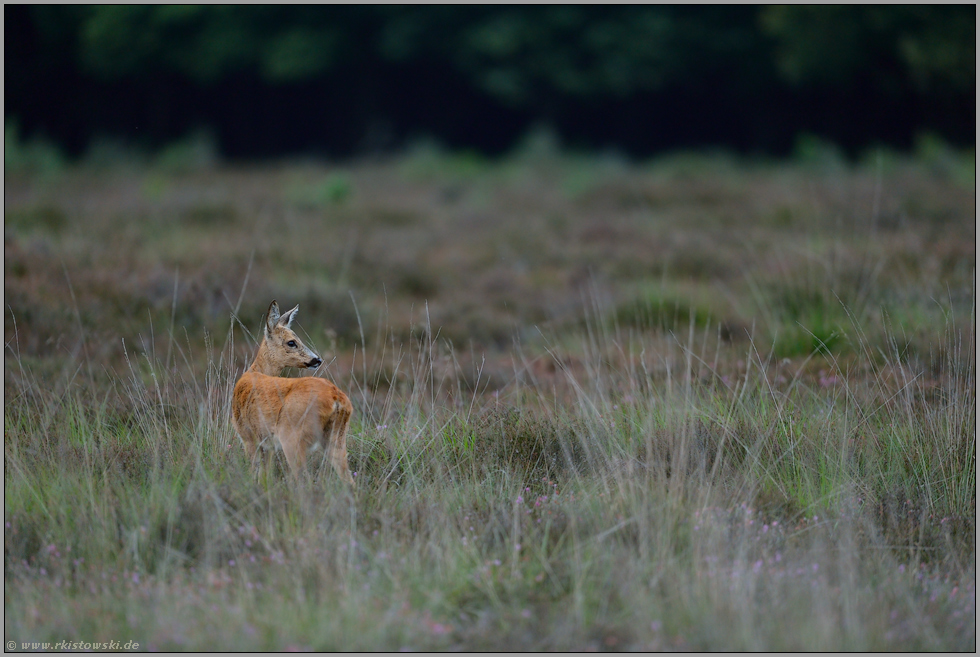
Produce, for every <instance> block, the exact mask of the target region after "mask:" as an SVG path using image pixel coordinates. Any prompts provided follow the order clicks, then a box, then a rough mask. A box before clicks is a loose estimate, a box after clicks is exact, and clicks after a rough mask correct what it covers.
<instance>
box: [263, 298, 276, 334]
mask: <svg viewBox="0 0 980 657" xmlns="http://www.w3.org/2000/svg"><path fill="white" fill-rule="evenodd" d="M278 321H279V304H278V303H276V300H275V299H273V300H272V303H271V304H269V312H267V313H266V315H265V333H266V335H268V334H269V333H270V332H271V331H272V329H273V328H275V326H276V322H278Z"/></svg>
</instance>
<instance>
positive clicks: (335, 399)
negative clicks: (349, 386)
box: [232, 372, 353, 431]
mask: <svg viewBox="0 0 980 657" xmlns="http://www.w3.org/2000/svg"><path fill="white" fill-rule="evenodd" d="M352 411H353V407H352V406H351V403H350V399H348V398H347V395H345V394H344V393H343V392H341V390H340V388H338V387H337V386H335V385H334V384H333V383H331V382H329V381H327V380H325V379H318V378H316V377H312V376H309V377H303V378H299V379H289V378H285V377H281V376H267V375H265V374H259V373H257V372H245V374H243V375H242V377H241V378H240V379H239V380H238V383H236V384H235V391H234V394H233V397H232V417H233V419H234V421H235V424H236V425H238V426H239V427H242V428H244V427H251V428H253V429H255V430H259V431H261V429H260V426H261V427H264V428H267V429H271V428H273V427H274V426H276V425H279V424H280V423H282V422H290V423H296V422H300V421H302V420H304V419H312V418H314V417H316V418H317V419H318V420H319V424H320V426H326V424H327V423H329V422H330V421H331V418H332V417H333V416H334V414H335V413H341V414H344V415H346V416H348V417H349V416H350V414H351V412H352Z"/></svg>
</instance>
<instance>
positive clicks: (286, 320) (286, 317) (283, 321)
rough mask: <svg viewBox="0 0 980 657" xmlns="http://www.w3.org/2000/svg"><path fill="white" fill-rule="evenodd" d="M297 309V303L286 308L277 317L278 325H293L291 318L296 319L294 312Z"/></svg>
mask: <svg viewBox="0 0 980 657" xmlns="http://www.w3.org/2000/svg"><path fill="white" fill-rule="evenodd" d="M298 310H299V304H296V305H295V306H293V307H292V308H291V309H289V310H287V311H286V312H284V313H283V314H282V317H280V318H279V325H280V326H285V327H286V328H290V327H291V326H292V325H293V320H294V319H296V312H297V311H298Z"/></svg>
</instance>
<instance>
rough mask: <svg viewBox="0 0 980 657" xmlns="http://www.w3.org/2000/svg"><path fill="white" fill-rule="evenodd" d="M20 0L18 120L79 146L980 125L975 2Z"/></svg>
mask: <svg viewBox="0 0 980 657" xmlns="http://www.w3.org/2000/svg"><path fill="white" fill-rule="evenodd" d="M4 20H5V62H6V64H5V102H6V106H5V107H6V109H5V121H6V123H7V132H8V141H9V138H10V137H17V136H19V137H22V138H25V139H28V140H31V139H33V140H46V141H47V143H53V144H54V145H55V146H56V147H57V149H58V150H59V152H60V153H64V154H66V155H68V156H69V157H76V156H80V155H84V154H85V153H86V152H87V151H88V150H90V149H91V148H92V147H93V144H101V145H104V144H105V143H106V141H107V140H108V141H110V142H112V141H115V142H119V141H121V142H123V143H125V144H127V145H130V146H138V147H142V148H147V149H155V148H158V147H160V146H162V145H164V144H169V143H172V142H174V141H175V140H178V139H182V138H185V137H186V136H187V135H189V134H196V135H206V138H207V139H208V140H210V141H211V143H213V145H214V147H215V148H216V150H217V151H218V152H219V153H220V155H221V156H222V157H226V158H232V159H238V158H248V159H255V158H264V157H280V156H284V155H297V154H300V155H313V156H326V157H347V156H351V155H364V154H372V153H381V152H389V151H393V150H397V149H400V148H403V147H404V146H406V145H407V144H411V143H412V142H413V141H415V140H419V139H429V140H435V141H436V142H438V143H440V144H443V145H445V146H446V147H448V148H451V149H474V150H476V151H478V152H481V153H483V154H486V155H493V154H497V153H501V152H504V151H506V150H508V149H509V148H512V147H513V145H514V143H515V142H516V141H517V140H519V139H520V138H521V137H522V136H524V135H525V134H526V133H527V132H528V131H529V130H530V129H531V128H532V127H534V126H536V125H546V126H549V128H550V129H552V130H553V131H554V132H555V133H556V134H557V135H558V137H559V138H560V140H561V142H562V143H563V144H565V145H567V146H570V147H572V148H576V149H611V150H615V151H618V152H621V153H624V154H626V155H630V156H634V157H648V156H651V155H653V154H656V153H658V152H663V151H665V150H678V149H684V148H704V147H714V148H722V149H727V150H732V151H735V152H738V153H748V154H764V155H775V156H781V155H787V154H791V153H792V152H793V149H794V148H796V147H798V144H799V142H798V140H799V138H800V136H801V135H814V136H817V137H819V138H820V139H823V140H825V141H829V142H832V143H834V144H837V145H839V146H840V147H841V148H842V149H843V150H844V152H845V153H847V154H849V155H855V154H857V153H860V152H862V151H864V150H866V149H868V148H869V147H872V146H876V145H887V146H890V147H893V148H898V149H906V148H908V147H910V146H911V145H913V144H914V142H915V139H916V137H917V136H919V135H922V134H932V135H935V136H938V137H941V138H942V139H943V140H945V141H946V142H948V143H950V144H952V145H954V146H959V147H963V146H967V147H972V145H973V144H974V142H975V139H976V125H975V123H976V121H975V117H976V100H975V98H976V65H975V59H976V45H975V42H976V7H975V6H974V5H972V4H970V5H903V6H892V5H888V6H843V7H842V6H788V7H787V6H764V7H757V6H710V7H695V6H628V7H622V6H619V7H615V6H525V7H521V6H479V7H469V6H450V7H431V6H328V7H309V6H267V5H251V6H180V7H178V6H115V5H113V6H107V5H103V6H58V5H48V6H23V5H21V6H11V5H6V6H5V7H4ZM11 130H13V131H14V132H13V133H11ZM8 165H9V163H8Z"/></svg>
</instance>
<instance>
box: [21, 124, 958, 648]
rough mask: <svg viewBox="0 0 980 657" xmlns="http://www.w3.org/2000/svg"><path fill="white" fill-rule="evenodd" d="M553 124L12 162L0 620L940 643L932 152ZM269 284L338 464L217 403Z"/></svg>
mask: <svg viewBox="0 0 980 657" xmlns="http://www.w3.org/2000/svg"><path fill="white" fill-rule="evenodd" d="M206 141H207V140H206V139H205V138H204V137H201V138H199V139H197V140H196V141H195V140H193V139H192V140H190V141H188V142H187V144H190V145H191V146H193V148H190V147H189V146H187V145H186V144H185V148H183V149H177V150H179V151H181V152H180V153H177V154H176V155H175V156H174V157H176V159H177V160H181V157H183V155H188V154H190V155H195V157H196V156H197V155H201V154H202V153H203V156H206V155H207V152H206V151H207V148H205V147H206V146H207V144H206ZM198 142H200V143H198ZM201 144H204V146H203V147H201V148H198V146H201ZM549 144H550V142H549V141H548V139H547V138H546V135H545V136H539V137H538V138H536V139H535V140H531V141H529V143H528V145H527V146H526V147H525V148H524V149H523V150H522V151H521V152H519V153H517V154H515V155H513V156H511V157H509V158H505V159H504V160H503V161H501V162H492V161H488V160H484V159H481V158H477V157H475V156H469V155H465V154H464V155H453V154H446V153H443V152H440V151H439V150H438V149H436V148H431V147H419V148H417V149H416V150H415V151H414V152H412V153H409V154H407V155H405V156H404V157H402V158H400V159H396V160H394V161H393V162H380V163H379V162H369V163H356V162H353V163H348V164H346V165H345V166H344V167H337V166H325V165H324V166H318V165H311V164H302V165H282V166H277V167H258V168H231V167H223V166H218V165H217V164H216V163H215V162H210V161H205V160H208V158H207V157H204V159H203V160H201V162H189V161H188V162H185V163H184V164H188V166H183V165H181V166H177V165H180V164H181V163H180V162H176V161H175V162H170V165H172V166H170V165H168V166H164V164H165V163H164V162H163V160H162V159H161V160H160V161H157V162H156V163H155V164H148V163H147V162H144V163H143V164H141V165H140V167H143V168H139V167H135V168H133V167H128V166H116V165H113V166H109V165H108V164H107V165H105V166H101V165H100V166H96V165H97V164H98V163H97V162H95V160H96V159H98V158H95V157H94V155H93V156H92V158H91V159H92V160H93V161H92V162H90V163H89V164H86V165H84V166H81V167H78V168H72V167H67V166H66V167H62V168H59V169H58V172H57V180H55V179H54V178H51V177H50V176H48V175H41V174H36V175H35V174H32V173H30V172H31V171H32V169H30V168H29V167H28V168H22V169H18V170H16V171H13V170H12V171H11V172H10V175H8V176H7V178H6V180H5V182H6V183H7V188H6V190H5V191H6V194H5V220H6V222H5V230H4V292H5V303H6V304H7V305H6V309H5V319H4V328H5V353H4V365H5V368H4V370H5V371H4V474H5V478H4V522H5V530H4V574H5V581H4V594H5V601H6V605H5V612H4V624H5V635H6V639H7V640H8V641H9V640H13V641H16V642H31V641H41V642H43V641H60V640H78V641H108V640H117V641H121V642H122V643H125V642H126V641H136V642H139V643H140V646H141V647H142V648H148V649H158V650H167V649H174V650H178V649H181V650H207V649H213V650H217V649H241V650H254V649H268V650H285V649H306V648H310V649H336V650H394V649H401V648H405V649H416V650H435V649H465V650H487V651H489V650H533V649H539V650H541V649H549V650H588V649H596V650H620V649H623V650H767V651H776V650H824V651H830V650H841V651H842V650H964V651H968V650H971V649H974V648H975V641H976V639H975V636H976V607H975V601H976V589H975V586H976V567H975V562H976V556H975V555H976V539H975V536H976V351H975V344H976V325H975V315H976V308H975V301H974V300H975V282H974V281H975V246H974V244H975V238H976V231H975V223H974V215H975V194H972V193H971V191H972V190H970V189H969V188H968V187H964V186H963V185H964V184H965V183H964V182H963V180H961V178H962V176H961V175H960V174H959V173H956V171H959V170H960V169H961V168H962V167H961V166H960V165H959V164H957V165H956V166H955V167H954V166H953V165H952V164H950V162H952V163H954V164H955V163H956V162H959V159H956V158H952V159H951V157H949V153H945V151H944V152H943V153H940V154H938V155H935V157H934V158H933V159H934V160H935V161H933V162H932V164H929V163H928V162H925V164H923V163H916V162H911V163H910V162H905V161H901V160H899V159H897V156H890V159H889V160H888V161H887V162H885V163H884V164H882V162H883V158H878V159H877V162H878V164H876V165H874V166H872V167H871V168H870V169H869V168H868V167H867V166H865V165H860V166H857V167H850V166H849V165H848V164H847V163H846V162H839V161H834V162H831V163H829V164H832V166H830V165H829V164H828V163H827V162H824V161H823V160H820V161H814V162H812V163H811V164H809V165H807V166H805V167H801V166H775V165H773V164H771V163H746V162H742V161H737V160H736V159H735V158H730V157H718V156H710V157H677V158H668V159H663V160H660V161H656V162H653V163H650V164H649V165H648V166H642V167H640V166H634V165H631V164H630V163H628V162H625V161H620V160H619V159H616V158H614V157H610V158H607V159H606V160H605V161H603V162H596V161H593V160H591V159H590V158H587V157H584V156H582V157H569V156H568V155H567V154H564V155H563V154H562V153H561V152H560V151H559V150H558V149H557V148H556V147H555V146H554V144H550V145H549ZM202 148H203V150H202ZM110 150H111V149H110ZM934 150H935V149H934ZM184 151H187V152H186V153H185V152H184ZM175 152H176V151H175ZM936 152H937V153H938V151H936ZM944 153H945V154H944ZM171 155H173V154H171ZM940 155H941V157H940ZM177 156H180V157H177ZM203 156H202V157H203ZM114 157H115V158H118V155H117V156H112V154H111V153H108V154H107V155H105V157H104V159H107V160H108V161H109V164H111V163H112V162H113V161H115V162H117V164H119V163H121V162H123V160H119V159H116V160H114V159H113V158H114ZM137 159H138V158H137ZM171 159H173V158H171ZM184 159H187V158H184ZM191 159H194V158H191ZM198 159H200V158H198ZM212 159H213V158H212ZM971 159H972V158H971ZM126 161H128V160H126ZM134 161H136V160H134ZM944 162H945V163H946V164H943V163H944ZM964 162H965V160H964ZM960 164H962V162H961V163H960ZM191 165H192V166H191ZM940 165H942V166H940ZM947 165H948V166H947ZM961 173H962V172H961ZM32 176H34V177H32ZM272 298H278V299H279V301H280V302H286V303H290V304H292V303H300V305H301V313H300V317H299V320H298V322H299V325H300V328H301V330H302V329H304V328H305V330H306V331H308V333H309V334H308V335H306V334H304V335H303V338H304V341H305V342H307V343H308V344H311V345H315V346H318V347H319V348H320V352H319V353H320V354H321V356H322V357H323V359H324V362H325V365H324V366H323V367H322V371H320V372H318V373H317V376H326V377H327V378H330V379H331V380H333V381H335V382H336V383H337V384H338V385H339V386H340V387H341V388H342V389H343V390H345V391H346V392H347V393H348V394H349V396H350V397H351V399H352V402H353V404H354V408H355V414H354V418H353V423H352V427H351V436H350V439H349V444H348V447H349V451H350V465H351V469H352V470H353V471H354V472H356V473H357V474H356V477H355V481H356V483H357V485H356V488H355V490H354V491H353V492H348V491H347V489H346V487H345V486H344V485H343V484H342V482H340V480H339V479H338V478H337V477H336V476H335V475H334V474H333V472H332V471H330V469H329V468H328V469H319V470H317V469H316V468H312V469H311V471H310V472H309V473H308V476H306V477H305V478H303V479H302V480H300V481H294V480H293V479H292V478H291V477H289V476H288V474H287V472H286V471H285V470H286V469H285V468H284V467H283V464H282V463H276V464H275V466H274V467H272V468H268V469H261V470H257V471H253V470H252V469H251V468H250V467H249V464H248V462H247V459H246V458H245V456H244V452H243V450H242V448H241V446H240V444H239V440H238V438H237V436H235V435H234V434H233V431H232V427H231V423H230V421H229V411H230V409H229V400H230V395H231V390H232V387H233V385H234V382H235V380H236V379H237V377H238V376H239V375H240V373H241V372H242V370H243V368H244V367H245V366H246V365H247V364H248V361H249V359H250V358H251V357H252V355H253V354H254V350H255V347H256V344H255V339H254V337H253V335H254V333H253V332H254V328H255V327H256V326H258V325H259V319H260V315H261V311H262V310H263V309H264V308H266V307H267V305H268V303H269V301H270V300H271V299H272ZM18 649H20V648H18Z"/></svg>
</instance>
